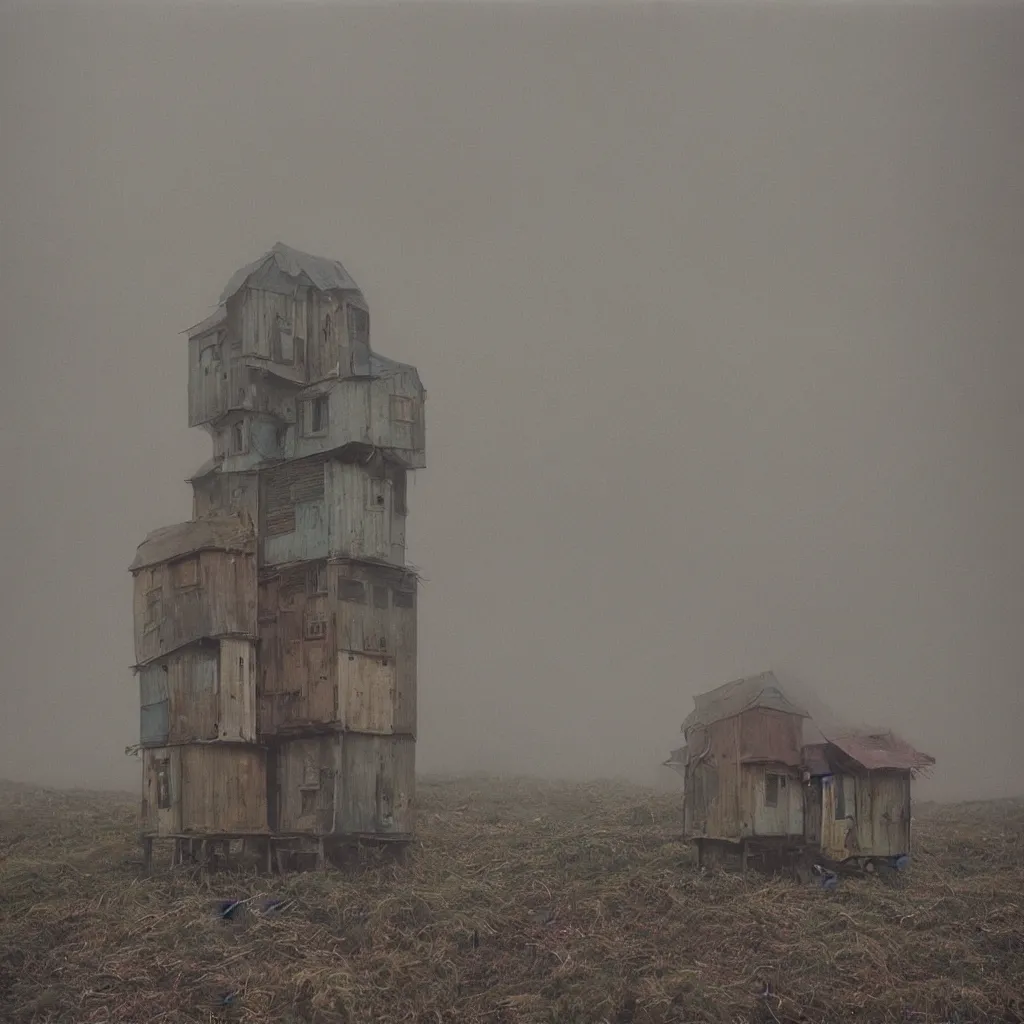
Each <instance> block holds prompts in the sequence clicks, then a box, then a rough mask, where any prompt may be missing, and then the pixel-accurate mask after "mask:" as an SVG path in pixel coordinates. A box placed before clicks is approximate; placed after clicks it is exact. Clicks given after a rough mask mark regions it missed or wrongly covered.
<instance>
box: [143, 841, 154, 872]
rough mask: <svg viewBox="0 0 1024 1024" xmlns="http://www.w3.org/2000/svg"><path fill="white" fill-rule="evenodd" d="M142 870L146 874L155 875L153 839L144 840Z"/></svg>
mask: <svg viewBox="0 0 1024 1024" xmlns="http://www.w3.org/2000/svg"><path fill="white" fill-rule="evenodd" d="M142 870H143V872H144V873H145V874H147V875H151V874H152V873H153V837H152V836H144V837H143V839H142Z"/></svg>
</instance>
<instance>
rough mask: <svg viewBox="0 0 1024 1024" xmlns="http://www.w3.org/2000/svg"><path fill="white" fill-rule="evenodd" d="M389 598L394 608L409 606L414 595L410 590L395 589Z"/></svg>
mask: <svg viewBox="0 0 1024 1024" xmlns="http://www.w3.org/2000/svg"><path fill="white" fill-rule="evenodd" d="M391 600H392V602H393V603H394V606H395V607H396V608H411V607H412V606H413V604H414V603H415V600H416V595H415V594H414V593H413V592H412V591H411V590H395V591H394V592H393V593H392V595H391Z"/></svg>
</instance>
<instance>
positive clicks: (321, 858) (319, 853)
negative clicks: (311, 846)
mask: <svg viewBox="0 0 1024 1024" xmlns="http://www.w3.org/2000/svg"><path fill="white" fill-rule="evenodd" d="M316 869H317V871H326V870H327V857H326V854H325V851H324V841H323V837H321V838H320V839H318V840H317V843H316Z"/></svg>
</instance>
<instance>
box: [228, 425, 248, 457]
mask: <svg viewBox="0 0 1024 1024" xmlns="http://www.w3.org/2000/svg"><path fill="white" fill-rule="evenodd" d="M248 447H249V446H248V444H247V438H246V436H245V424H244V423H236V424H235V425H234V426H233V427H232V428H231V454H232V455H244V454H245V453H246V451H247V450H248Z"/></svg>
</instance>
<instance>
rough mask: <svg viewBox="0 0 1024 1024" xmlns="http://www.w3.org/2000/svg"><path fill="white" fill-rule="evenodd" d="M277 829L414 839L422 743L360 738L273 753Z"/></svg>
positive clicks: (300, 744) (300, 743)
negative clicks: (417, 768)
mask: <svg viewBox="0 0 1024 1024" xmlns="http://www.w3.org/2000/svg"><path fill="white" fill-rule="evenodd" d="M271 756H272V758H273V769H272V779H273V783H272V797H271V800H272V802H273V805H274V813H273V814H272V821H273V822H274V826H275V827H276V828H277V829H278V830H279V831H281V832H286V833H287V832H303V833H311V834H314V835H333V836H346V835H348V836H353V835H409V834H411V833H412V831H413V828H414V798H415V785H416V779H415V775H416V773H415V740H413V738H412V737H411V736H369V735H364V734H360V733H334V734H332V735H323V736H314V737H303V738H295V739H287V740H282V741H281V742H280V743H278V744H277V745H275V747H274V748H273V750H272V755H271Z"/></svg>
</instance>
